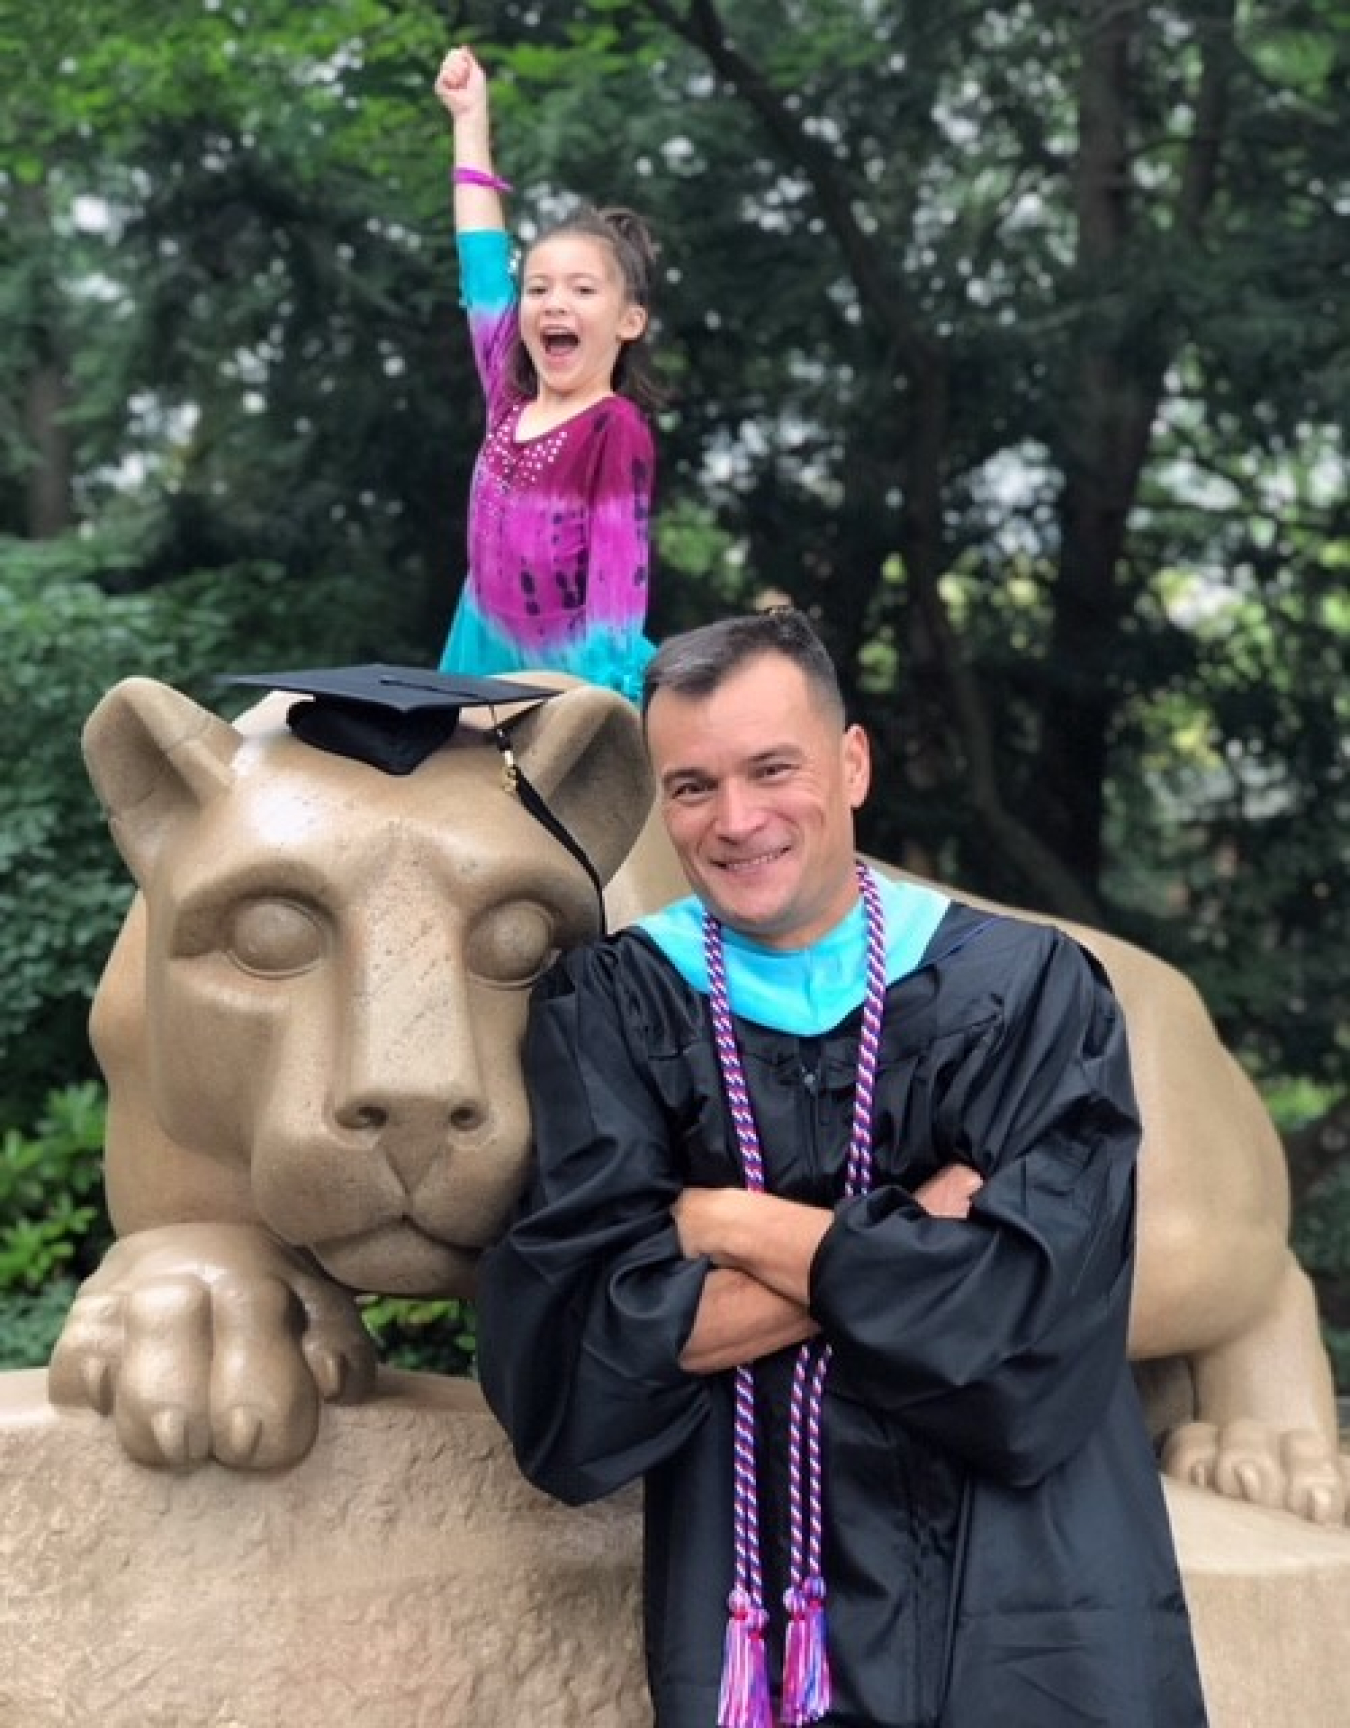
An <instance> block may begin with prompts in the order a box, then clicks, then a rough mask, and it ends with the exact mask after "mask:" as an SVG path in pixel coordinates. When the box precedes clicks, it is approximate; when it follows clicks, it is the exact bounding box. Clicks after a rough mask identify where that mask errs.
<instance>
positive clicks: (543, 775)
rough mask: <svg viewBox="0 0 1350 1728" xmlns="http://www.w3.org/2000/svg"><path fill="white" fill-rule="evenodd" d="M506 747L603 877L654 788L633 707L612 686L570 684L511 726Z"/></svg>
mask: <svg viewBox="0 0 1350 1728" xmlns="http://www.w3.org/2000/svg"><path fill="white" fill-rule="evenodd" d="M511 747H512V749H513V750H514V752H515V755H516V760H517V761H518V763H519V764H520V767H521V769H522V770H523V772H524V773H525V775H526V776H527V778H528V779H529V781H530V784H531V785H532V786H533V787H534V789H535V790H536V791H537V792H538V793H539V795H540V797H541V798H543V800H544V801H545V803H546V804H547V805H548V807H549V809H550V810H552V812H553V814H554V815H555V816H556V817H557V818H558V820H559V821H560V822H561V823H562V825H563V827H564V828H566V829H567V831H568V833H569V834H571V835H572V836H573V838H574V839H575V840H576V842H577V844H578V845H579V846H580V847H581V849H582V851H583V852H585V854H586V856H587V857H588V858H589V859H590V860H591V862H592V864H594V866H595V869H596V872H597V874H598V875H599V877H600V880H601V881H602V882H608V881H609V879H610V877H611V876H613V874H614V872H615V871H616V870H617V869H618V868H619V866H620V865H621V864H622V863H623V861H624V859H625V858H626V857H627V856H628V853H629V851H630V850H631V849H632V845H633V842H634V841H635V840H636V839H637V837H638V835H639V833H640V832H641V831H642V825H643V823H644V822H645V821H646V819H647V814H648V811H649V810H650V808H651V803H652V795H653V792H654V789H655V788H654V782H653V780H652V771H651V768H650V766H649V764H648V762H647V752H646V748H645V747H644V745H643V742H642V724H641V722H640V720H639V719H638V714H637V709H636V708H634V707H633V705H632V703H631V702H628V701H626V700H625V699H624V698H623V697H622V696H619V695H617V694H616V693H615V692H614V691H612V690H602V689H601V688H600V687H599V686H598V685H594V684H576V685H572V686H570V687H569V688H568V689H566V690H564V691H563V692H562V694H561V695H558V696H554V697H552V698H550V700H549V701H547V702H544V703H541V704H540V706H539V707H538V708H534V709H532V710H531V711H530V712H529V713H528V714H527V715H525V716H524V718H523V719H521V720H520V721H519V722H518V723H517V724H516V725H515V726H514V727H513V728H512V729H511Z"/></svg>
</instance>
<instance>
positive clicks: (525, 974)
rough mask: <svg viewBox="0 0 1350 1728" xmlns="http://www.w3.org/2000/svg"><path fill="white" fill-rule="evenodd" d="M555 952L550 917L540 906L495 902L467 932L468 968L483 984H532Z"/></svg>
mask: <svg viewBox="0 0 1350 1728" xmlns="http://www.w3.org/2000/svg"><path fill="white" fill-rule="evenodd" d="M555 952H556V941H555V938H554V933H553V920H552V918H551V917H550V916H549V914H548V913H547V912H546V911H545V910H544V908H543V907H542V906H533V905H528V904H522V903H521V902H519V901H516V902H514V903H513V904H511V905H509V906H498V907H496V908H494V909H493V910H492V911H491V912H488V913H486V914H485V915H484V916H483V917H482V918H479V919H478V920H477V921H476V922H475V924H474V926H473V928H472V930H470V932H469V940H468V947H467V959H468V963H469V970H470V972H472V973H473V975H474V977H475V978H481V979H482V980H483V982H484V983H485V984H500V985H504V986H505V987H507V988H508V989H512V990H521V989H524V988H525V986H526V985H528V984H533V983H534V981H535V979H536V978H537V977H538V976H539V974H540V973H541V972H542V971H543V970H544V967H545V966H546V965H547V963H548V961H549V960H550V959H551V958H552V957H553V955H554V953H555Z"/></svg>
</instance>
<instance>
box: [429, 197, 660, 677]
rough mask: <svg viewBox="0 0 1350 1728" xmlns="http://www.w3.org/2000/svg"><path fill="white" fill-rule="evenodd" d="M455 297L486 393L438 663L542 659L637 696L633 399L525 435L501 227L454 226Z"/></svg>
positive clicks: (642, 577)
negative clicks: (457, 585)
mask: <svg viewBox="0 0 1350 1728" xmlns="http://www.w3.org/2000/svg"><path fill="white" fill-rule="evenodd" d="M459 259H460V281H461V296H462V299H463V302H464V306H465V309H466V310H467V312H468V317H469V334H470V337H471V339H472V342H473V352H474V360H475V362H476V364H477V367H478V375H479V378H480V380H481V382H482V385H483V393H484V395H485V397H486V398H487V436H486V438H485V439H484V441H483V447H482V449H481V450H480V451H479V454H478V461H477V464H476V465H475V468H474V475H473V485H472V488H471V491H470V495H469V573H468V577H467V580H466V581H465V584H464V591H463V593H462V594H461V596H460V601H459V605H458V607H457V608H456V611H455V616H454V620H453V622H452V623H451V626H450V635H449V637H448V639H447V641H446V644H445V651H444V653H443V654H442V655H441V670H442V671H443V672H466V673H471V674H473V675H475V676H476V675H480V674H482V675H487V676H491V675H494V674H498V673H511V672H520V671H524V670H527V669H530V668H538V667H554V668H556V669H557V670H559V671H563V672H571V673H573V674H575V675H576V676H577V677H579V678H585V679H588V680H589V681H590V682H592V683H595V684H604V685H607V686H608V687H609V688H610V689H613V690H619V691H621V692H622V693H623V694H624V695H625V696H628V697H630V698H631V699H633V700H637V698H638V695H639V694H640V690H641V683H642V669H643V667H644V666H645V665H646V663H647V661H648V659H650V657H651V654H652V644H651V643H650V642H649V641H648V640H647V639H646V637H645V636H644V635H643V624H644V622H645V620H646V615H647V575H648V563H649V551H648V530H649V524H650V514H651V497H652V474H653V467H654V453H653V448H652V436H651V432H650V430H649V428H648V426H647V423H646V421H645V420H644V418H643V416H642V414H641V412H640V410H639V409H638V408H637V407H635V406H634V404H633V403H632V402H630V401H629V400H628V399H627V398H626V397H623V396H607V397H606V398H605V399H604V400H603V401H600V402H596V403H594V404H593V405H592V406H591V407H589V408H586V409H583V410H582V412H581V413H579V414H577V415H576V416H575V417H574V418H573V419H571V420H567V421H564V423H563V424H562V425H561V426H555V427H554V428H553V430H552V431H550V432H545V433H543V434H542V435H541V436H539V437H537V438H524V439H522V438H519V437H517V427H518V425H519V423H520V414H521V410H522V409H523V408H524V406H525V403H526V401H527V400H528V399H527V398H526V397H524V396H520V395H518V394H517V393H516V392H515V391H514V390H512V388H511V387H510V385H509V384H508V383H507V380H506V365H507V357H508V355H509V353H510V350H511V343H512V341H513V339H514V336H515V330H516V316H517V314H516V301H517V291H516V285H515V281H514V278H513V276H512V274H511V269H510V256H509V243H508V240H507V236H506V235H505V234H504V233H502V232H501V231H500V230H498V229H477V230H472V231H470V232H468V233H463V234H461V235H460V236H459Z"/></svg>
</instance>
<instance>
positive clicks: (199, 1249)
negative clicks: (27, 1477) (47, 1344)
mask: <svg viewBox="0 0 1350 1728" xmlns="http://www.w3.org/2000/svg"><path fill="white" fill-rule="evenodd" d="M375 1368H376V1354H375V1346H374V1341H373V1340H372V1338H371V1336H370V1334H369V1332H367V1330H366V1328H365V1327H364V1326H363V1325H362V1323H361V1317H360V1314H359V1312H358V1311H357V1307H356V1303H355V1300H354V1298H353V1296H352V1293H351V1292H350V1291H348V1290H345V1289H343V1288H342V1287H341V1286H340V1285H338V1284H335V1283H334V1282H333V1281H332V1279H330V1278H327V1277H325V1276H324V1275H323V1274H322V1273H321V1272H319V1270H318V1269H317V1268H316V1267H315V1266H314V1264H313V1263H312V1262H311V1261H310V1260H309V1258H308V1257H307V1256H306V1255H304V1254H302V1253H301V1252H299V1251H298V1250H296V1249H294V1248H288V1247H287V1246H286V1245H285V1244H284V1243H281V1242H278V1241H277V1240H276V1238H275V1237H273V1236H271V1235H269V1234H268V1233H267V1232H266V1231H265V1230H263V1229H261V1228H259V1227H258V1226H257V1225H255V1224H171V1225H164V1226H161V1227H159V1228H154V1229H149V1230H138V1231H136V1232H134V1233H133V1234H132V1235H130V1236H124V1237H122V1238H121V1239H120V1240H119V1241H117V1242H115V1243H114V1244H113V1247H112V1249H111V1250H110V1251H109V1253H108V1255H107V1257H106V1258H105V1260H104V1262H103V1264H102V1265H101V1266H100V1267H99V1269H98V1271H97V1272H96V1273H94V1275H93V1276H92V1277H91V1278H89V1279H87V1280H86V1282H85V1283H84V1285H83V1286H82V1287H81V1289H80V1292H79V1294H78V1295H77V1297H76V1299H75V1303H74V1306H73V1307H72V1308H71V1311H70V1315H69V1318H68V1319H67V1322H66V1326H65V1329H64V1331H63V1333H62V1335H61V1338H60V1340H59V1342H58V1344H57V1347H56V1350H55V1352H54V1353H53V1356H52V1360H51V1363H50V1365H49V1368H48V1387H49V1391H50V1396H51V1399H52V1402H53V1403H56V1404H64V1405H72V1406H78V1405H86V1406H88V1407H89V1408H91V1409H93V1410H96V1411H98V1413H99V1414H100V1415H103V1416H111V1417H112V1418H113V1420H114V1423H115V1425H116V1428H117V1434H118V1438H119V1439H120V1441H121V1443H122V1446H123V1447H124V1449H125V1450H126V1452H127V1453H128V1454H129V1455H130V1456H131V1457H132V1458H134V1459H136V1460H137V1462H138V1463H141V1464H151V1465H163V1466H167V1467H169V1468H171V1469H185V1468H188V1467H190V1466H192V1465H196V1464H202V1463H205V1462H206V1460H207V1459H210V1458H214V1459H216V1460H217V1461H218V1462H219V1463H221V1464H228V1465H230V1466H232V1467H233V1468H235V1469H239V1470H270V1469H274V1468H276V1467H277V1466H279V1465H284V1464H291V1463H294V1462H295V1461H296V1459H298V1458H302V1457H304V1456H305V1454H306V1453H307V1452H308V1451H309V1449H310V1447H311V1446H312V1445H313V1443H314V1437H315V1435H316V1433H317V1432H318V1425H319V1413H320V1410H321V1408H322V1406H323V1405H324V1404H325V1403H339V1402H344V1401H345V1402H355V1401H358V1400H360V1399H363V1398H365V1397H368V1396H369V1394H370V1392H371V1390H372V1388H373V1386H374V1383H375Z"/></svg>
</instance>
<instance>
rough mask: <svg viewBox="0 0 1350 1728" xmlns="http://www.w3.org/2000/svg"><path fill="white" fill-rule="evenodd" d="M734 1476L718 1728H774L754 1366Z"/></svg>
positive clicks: (719, 1037) (729, 1065)
mask: <svg viewBox="0 0 1350 1728" xmlns="http://www.w3.org/2000/svg"><path fill="white" fill-rule="evenodd" d="M720 934H721V933H720V930H719V928H718V926H717V925H716V924H715V923H714V922H713V920H712V919H710V918H709V919H705V920H704V930H703V946H704V956H705V959H706V961H707V965H708V978H709V982H710V985H711V990H710V993H709V994H710V1000H711V1003H712V1011H713V1035H714V1038H715V1039H716V1042H717V1059H718V1063H719V1065H720V1067H721V1070H722V1079H723V1085H724V1086H725V1089H726V1094H727V1105H728V1108H729V1109H730V1111H731V1120H732V1124H733V1126H734V1128H735V1130H736V1140H737V1144H738V1145H739V1147H740V1152H741V1163H742V1165H743V1167H744V1170H745V1185H746V1187H747V1188H749V1189H752V1190H755V1191H757V1192H762V1191H763V1188H764V1160H763V1157H762V1156H761V1154H760V1149H759V1134H758V1132H757V1130H756V1128H755V1118H754V1112H753V1111H752V1110H751V1108H750V1096H749V1093H748V1092H747V1091H746V1087H745V1074H744V1071H743V1069H742V1066H741V1058H740V1051H739V1050H738V1049H737V1048H736V1034H735V1032H734V1030H733V1028H732V1024H731V1010H730V1006H729V1002H728V995H727V980H726V969H725V965H724V962H723V958H722V943H721V940H720ZM732 1453H733V1457H732V1471H733V1491H734V1521H735V1550H736V1572H735V1582H734V1583H733V1585H732V1588H731V1594H730V1596H728V1598H727V1630H726V1638H725V1642H724V1645H723V1651H722V1684H721V1687H720V1689H719V1692H718V1699H717V1728H772V1725H773V1711H772V1708H771V1705H770V1700H769V1669H768V1654H767V1651H766V1649H765V1644H764V1632H765V1628H766V1627H767V1626H768V1623H769V1616H768V1613H767V1612H766V1611H765V1608H764V1581H763V1576H762V1573H761V1567H760V1554H759V1517H758V1512H757V1505H758V1487H757V1480H756V1460H755V1377H754V1374H753V1372H752V1371H751V1369H750V1368H749V1367H744V1366H743V1367H740V1368H738V1369H737V1370H736V1418H735V1431H734V1434H733V1437H732Z"/></svg>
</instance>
